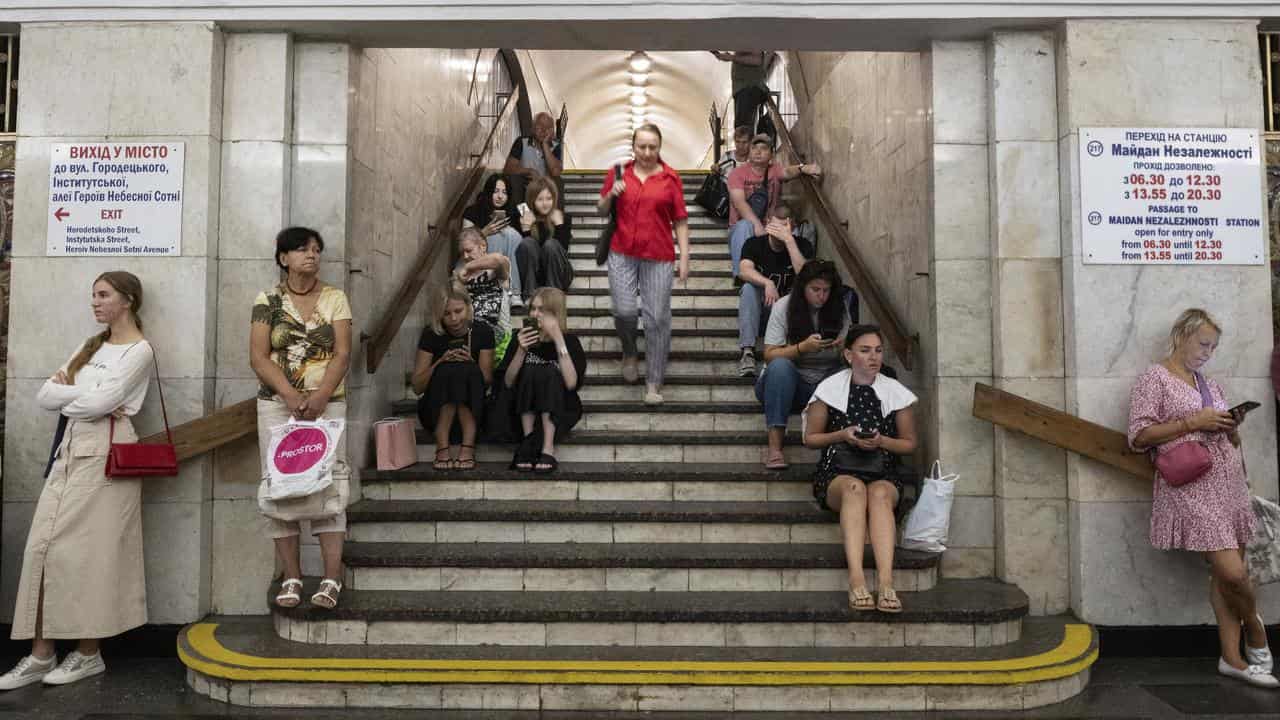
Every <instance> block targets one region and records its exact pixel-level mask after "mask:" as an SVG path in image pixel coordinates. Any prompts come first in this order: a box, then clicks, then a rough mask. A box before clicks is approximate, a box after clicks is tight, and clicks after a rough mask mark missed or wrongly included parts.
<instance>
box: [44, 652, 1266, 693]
mask: <svg viewBox="0 0 1280 720" xmlns="http://www.w3.org/2000/svg"><path fill="white" fill-rule="evenodd" d="M1218 673H1219V674H1221V675H1226V676H1227V677H1232V678H1235V679H1237V680H1243V681H1245V682H1247V683H1249V684H1250V685H1256V686H1258V687H1264V688H1280V680H1277V679H1276V676H1275V675H1272V674H1271V673H1270V672H1268V671H1266V670H1264V669H1263V668H1262V666H1261V665H1249V666H1248V667H1246V668H1245V669H1243V670H1237V669H1235V668H1233V667H1231V666H1230V665H1228V664H1227V661H1226V660H1223V659H1222V658H1218ZM45 682H48V681H47V680H46V681H45Z"/></svg>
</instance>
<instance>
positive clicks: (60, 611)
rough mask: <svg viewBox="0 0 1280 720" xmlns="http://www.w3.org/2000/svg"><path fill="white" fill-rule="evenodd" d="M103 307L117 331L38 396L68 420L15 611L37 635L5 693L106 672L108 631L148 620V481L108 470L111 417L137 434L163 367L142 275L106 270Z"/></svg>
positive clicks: (0, 685)
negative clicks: (70, 646) (63, 650)
mask: <svg viewBox="0 0 1280 720" xmlns="http://www.w3.org/2000/svg"><path fill="white" fill-rule="evenodd" d="M91 304H92V307H93V317H94V319H95V320H96V321H98V322H99V323H101V324H103V325H106V326H107V329H106V330H104V331H102V332H101V333H99V334H97V335H94V336H93V337H91V338H89V339H88V340H87V341H85V343H84V344H83V345H82V346H81V347H80V349H79V350H78V351H77V352H76V354H75V355H73V356H72V357H71V359H70V360H68V361H67V363H66V364H65V365H63V366H62V367H61V368H60V369H59V370H58V371H57V372H56V373H54V374H53V376H52V377H50V378H49V379H48V380H47V381H46V382H45V384H44V386H43V387H41V388H40V392H39V394H38V395H37V396H36V397H37V400H38V402H39V403H40V405H41V407H43V408H45V409H46V410H55V411H57V412H59V413H60V414H61V416H62V417H61V419H60V420H59V424H58V433H57V436H56V437H55V443H54V449H53V454H52V459H51V462H50V464H49V467H48V470H47V471H46V472H45V484H44V489H43V490H42V491H41V492H40V500H39V501H38V502H37V503H36V510H35V515H34V517H33V518H32V520H31V531H30V533H29V534H28V535H27V546H26V550H25V551H24V553H23V558H22V577H21V579H20V580H19V581H18V601H17V605H16V607H15V608H14V611H13V633H12V638H13V639H14V640H26V639H31V641H32V643H31V654H30V655H28V656H27V657H25V658H23V659H22V660H21V661H19V662H18V664H17V666H16V667H14V668H13V669H12V670H10V671H9V672H8V673H6V674H5V675H3V676H0V690H12V689H14V688H19V687H23V686H24V685H31V684H33V683H37V682H41V681H43V682H44V683H45V684H46V685H65V684H67V683H71V682H75V681H76V680H81V679H83V678H86V677H90V676H93V675H97V674H99V673H102V672H105V671H106V669H107V666H106V664H105V663H103V661H102V655H101V653H99V652H98V644H99V639H101V638H104V637H111V636H113V635H117V634H119V633H122V632H124V631H126V630H129V629H131V628H135V627H137V626H139V625H142V624H144V623H146V622H147V596H146V581H145V579H144V576H143V565H142V482H141V480H139V479H137V478H119V477H115V478H109V477H106V474H105V473H106V465H107V451H108V448H109V447H110V443H111V440H110V436H111V424H112V423H111V418H112V417H114V418H115V441H116V442H121V443H130V442H136V441H137V438H138V435H137V433H136V432H134V429H133V423H132V421H131V420H130V418H131V417H132V416H133V415H135V414H137V412H138V410H139V409H140V408H141V407H142V401H143V400H144V399H145V398H146V395H147V382H148V380H149V379H150V377H151V373H152V367H153V366H154V361H153V359H152V358H153V355H152V349H151V345H150V343H148V342H147V341H146V339H144V338H143V336H142V322H141V321H140V320H139V319H138V311H139V310H140V309H141V308H142V283H141V282H140V281H139V280H138V278H136V277H134V276H133V275H132V274H130V273H127V272H121V271H113V272H106V273H103V274H102V275H100V276H98V279H97V280H95V281H94V283H93V299H92V303H91ZM62 639H77V640H79V641H80V642H79V645H78V646H77V648H76V649H75V650H73V651H71V652H70V653H68V654H67V656H66V658H65V659H63V661H62V664H60V665H58V664H57V658H56V657H55V655H54V640H62ZM55 665H56V667H55Z"/></svg>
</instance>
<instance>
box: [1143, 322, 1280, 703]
mask: <svg viewBox="0 0 1280 720" xmlns="http://www.w3.org/2000/svg"><path fill="white" fill-rule="evenodd" d="M1221 336H1222V329H1221V326H1220V325H1218V323H1217V322H1215V321H1214V320H1213V318H1211V317H1210V316H1209V314H1208V313H1206V312H1205V311H1204V310H1200V309H1198V308H1191V309H1189V310H1186V311H1184V312H1183V313H1182V314H1181V315H1179V316H1178V319H1177V321H1176V322H1175V323H1174V324H1173V329H1172V330H1171V331H1170V332H1169V345H1168V355H1167V356H1166V357H1165V359H1164V360H1162V361H1161V362H1159V363H1156V364H1155V365H1152V366H1151V367H1150V368H1148V369H1147V371H1146V372H1144V373H1142V375H1140V376H1138V379H1137V381H1136V382H1134V385H1133V389H1132V390H1131V391H1130V393H1129V446H1130V447H1131V448H1133V449H1134V450H1138V451H1147V450H1150V451H1153V453H1154V458H1155V462H1156V468H1157V469H1156V474H1155V478H1154V482H1155V484H1154V486H1153V490H1152V500H1151V544H1152V546H1154V547H1156V548H1157V549H1160V550H1189V551H1191V552H1198V553H1202V554H1203V556H1204V558H1205V561H1206V562H1207V563H1208V565H1209V604H1210V605H1211V606H1213V613H1214V615H1215V616H1216V617H1217V620H1218V641H1219V643H1220V644H1221V646H1222V647H1221V656H1220V657H1219V659H1218V672H1219V673H1220V674H1222V675H1226V676H1228V677H1233V678H1236V679H1239V680H1243V681H1245V682H1247V683H1249V684H1251V685H1257V686H1259V687H1267V688H1275V687H1280V681H1277V680H1276V678H1275V676H1274V675H1272V674H1271V672H1272V669H1273V665H1272V658H1271V651H1270V649H1269V648H1268V647H1267V634H1266V628H1265V627H1264V626H1263V623H1262V616H1261V615H1259V614H1258V605H1257V596H1256V594H1255V593H1254V588H1253V583H1252V582H1250V580H1249V572H1248V569H1247V568H1246V567H1245V561H1244V549H1245V547H1246V546H1247V545H1248V543H1249V540H1250V538H1252V537H1253V529H1254V523H1255V519H1254V515H1253V509H1252V504H1251V503H1252V500H1251V498H1250V492H1249V483H1248V480H1247V478H1246V477H1245V469H1244V461H1243V458H1242V456H1241V453H1240V435H1239V433H1238V432H1237V427H1238V425H1239V423H1240V421H1241V420H1243V419H1244V416H1243V412H1241V411H1239V410H1237V412H1236V415H1235V416H1234V417H1233V415H1232V413H1231V412H1229V411H1228V410H1227V407H1228V406H1227V399H1226V396H1225V394H1224V393H1223V391H1222V386H1221V385H1219V384H1218V383H1217V382H1216V381H1215V380H1213V379H1211V378H1207V377H1205V376H1204V375H1203V374H1202V373H1201V372H1200V371H1201V369H1202V368H1204V366H1205V365H1206V364H1207V363H1208V362H1209V358H1211V357H1213V353H1214V351H1215V350H1217V348H1218V340H1219V339H1220V338H1221ZM1189 443H1199V444H1200V445H1201V446H1203V448H1204V450H1207V455H1208V458H1209V469H1208V470H1206V471H1205V472H1204V473H1203V474H1201V475H1200V476H1199V477H1197V478H1195V479H1192V480H1190V481H1189V482H1185V483H1184V484H1180V485H1174V484H1170V482H1169V479H1168V478H1166V477H1165V476H1164V473H1163V472H1161V469H1160V468H1161V466H1164V468H1165V470H1166V471H1168V472H1170V473H1175V472H1177V471H1178V470H1179V469H1180V468H1179V467H1178V465H1181V463H1180V462H1177V461H1176V460H1174V457H1168V456H1169V454H1170V453H1173V452H1175V451H1176V450H1177V449H1178V448H1179V446H1184V445H1187V444H1189ZM1187 450H1196V448H1194V447H1192V448H1186V447H1184V448H1183V450H1182V451H1180V453H1179V454H1180V455H1181V453H1182V452H1186V451H1187ZM1175 457H1176V456H1175ZM1162 458H1163V459H1164V461H1163V462H1162ZM1175 463H1176V464H1175ZM1179 474H1180V473H1179ZM1242 632H1243V634H1244V641H1245V646H1246V647H1245V653H1244V655H1243V656H1241V654H1240V639H1241V633H1242Z"/></svg>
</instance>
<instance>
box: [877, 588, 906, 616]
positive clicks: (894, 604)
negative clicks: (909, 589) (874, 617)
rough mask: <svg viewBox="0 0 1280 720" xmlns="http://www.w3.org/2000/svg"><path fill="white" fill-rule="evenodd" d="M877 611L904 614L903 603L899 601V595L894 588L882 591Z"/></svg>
mask: <svg viewBox="0 0 1280 720" xmlns="http://www.w3.org/2000/svg"><path fill="white" fill-rule="evenodd" d="M876 609H877V610H879V611H880V612H882V613H892V614H897V613H900V612H902V601H901V600H899V599H898V593H896V592H894V590H893V588H891V587H887V588H884V589H883V590H881V591H880V599H879V600H878V601H877V602H876Z"/></svg>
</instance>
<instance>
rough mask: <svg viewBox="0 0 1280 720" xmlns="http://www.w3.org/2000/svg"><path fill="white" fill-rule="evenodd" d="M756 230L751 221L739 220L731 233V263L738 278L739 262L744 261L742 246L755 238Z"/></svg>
mask: <svg viewBox="0 0 1280 720" xmlns="http://www.w3.org/2000/svg"><path fill="white" fill-rule="evenodd" d="M755 234H756V228H755V226H754V225H752V224H751V221H750V220H739V221H738V222H736V223H734V225H733V229H732V230H730V231H729V261H730V262H732V263H733V276H734V277H738V261H739V260H741V259H742V246H743V245H746V244H747V241H748V240H750V239H751V238H752V237H755Z"/></svg>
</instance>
